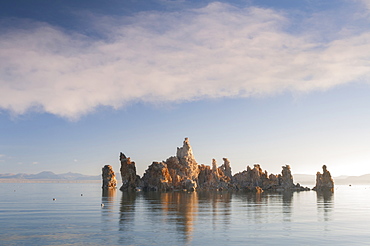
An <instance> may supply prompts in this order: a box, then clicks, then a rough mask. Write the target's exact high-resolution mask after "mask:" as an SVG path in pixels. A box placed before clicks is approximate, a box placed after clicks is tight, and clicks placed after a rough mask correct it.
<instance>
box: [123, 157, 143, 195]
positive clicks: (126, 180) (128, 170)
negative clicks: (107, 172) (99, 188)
mask: <svg viewBox="0 0 370 246" xmlns="http://www.w3.org/2000/svg"><path fill="white" fill-rule="evenodd" d="M119 159H120V161H121V168H120V172H121V178H122V186H121V188H120V190H134V189H136V187H139V186H140V184H141V182H140V176H139V175H136V166H135V162H133V161H131V159H130V157H126V156H125V155H124V154H123V153H122V152H121V153H120V158H119Z"/></svg>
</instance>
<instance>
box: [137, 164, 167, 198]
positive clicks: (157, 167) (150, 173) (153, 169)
mask: <svg viewBox="0 0 370 246" xmlns="http://www.w3.org/2000/svg"><path fill="white" fill-rule="evenodd" d="M142 180H143V184H144V188H145V189H146V190H152V191H167V190H170V189H172V188H173V184H172V178H171V175H170V172H169V170H168V168H167V164H166V163H164V162H153V163H152V164H151V165H150V166H149V167H148V169H147V170H146V171H145V173H144V176H143V179H142Z"/></svg>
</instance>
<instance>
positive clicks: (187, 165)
mask: <svg viewBox="0 0 370 246" xmlns="http://www.w3.org/2000/svg"><path fill="white" fill-rule="evenodd" d="M176 157H177V159H178V160H179V164H180V165H182V167H183V168H184V170H185V175H186V176H187V177H188V178H189V179H190V180H196V179H197V178H198V174H199V169H198V163H197V162H196V160H195V158H194V155H193V150H192V148H191V146H190V142H189V139H188V138H185V140H184V143H183V146H182V147H180V148H179V147H178V148H177V153H176Z"/></svg>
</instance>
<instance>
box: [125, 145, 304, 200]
mask: <svg viewBox="0 0 370 246" xmlns="http://www.w3.org/2000/svg"><path fill="white" fill-rule="evenodd" d="M120 160H121V176H122V183H123V184H122V187H121V190H128V189H135V188H136V187H138V186H141V187H142V188H144V190H154V191H169V190H187V191H194V190H196V189H198V190H202V189H206V190H223V189H227V190H238V189H243V190H247V191H253V192H256V193H261V192H263V190H279V189H280V190H309V189H308V188H304V187H301V186H300V185H299V184H297V185H294V183H293V176H292V174H291V171H290V166H289V165H286V166H283V170H282V172H281V174H279V175H274V174H270V175H268V174H267V171H263V170H262V168H261V167H260V165H259V164H256V165H254V167H253V169H251V168H250V167H249V166H248V167H247V170H244V171H243V172H240V173H237V174H235V175H234V176H232V173H231V166H230V161H229V160H228V159H227V158H223V161H224V163H223V164H222V165H221V166H220V167H217V163H216V160H215V159H213V160H212V167H210V166H206V165H204V164H201V165H198V164H197V162H196V160H195V158H194V155H193V151H192V148H191V146H190V142H189V139H188V138H185V140H184V143H183V146H182V147H180V148H177V153H176V156H172V157H169V158H168V159H167V160H166V161H162V162H153V163H152V164H151V165H150V166H149V167H148V169H147V170H146V171H145V173H144V176H143V178H142V179H140V177H139V176H137V175H136V168H135V163H134V162H131V160H130V158H126V156H125V155H124V154H122V153H121V157H120Z"/></svg>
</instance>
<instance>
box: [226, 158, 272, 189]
mask: <svg viewBox="0 0 370 246" xmlns="http://www.w3.org/2000/svg"><path fill="white" fill-rule="evenodd" d="M232 180H233V183H234V184H235V185H236V186H237V187H238V189H247V190H253V188H254V187H261V188H262V189H264V190H265V189H269V188H271V187H272V186H276V185H278V181H277V180H276V179H273V180H270V179H269V177H268V176H267V171H265V172H264V171H263V170H262V168H261V167H260V165H259V164H255V165H254V167H253V169H252V168H250V166H247V169H246V170H244V171H242V172H239V173H236V174H235V175H234V176H233V179H232Z"/></svg>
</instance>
